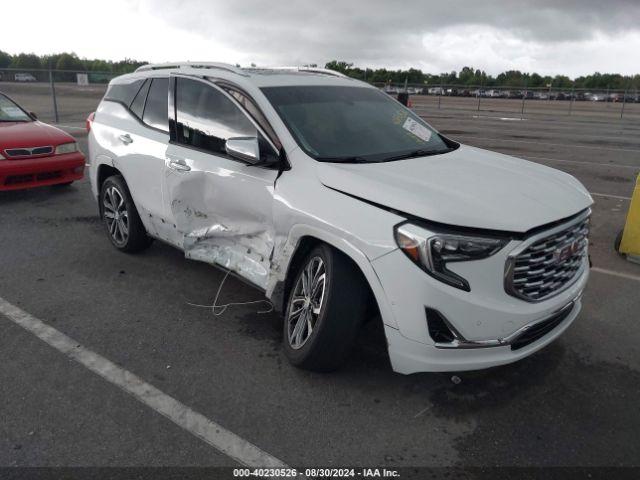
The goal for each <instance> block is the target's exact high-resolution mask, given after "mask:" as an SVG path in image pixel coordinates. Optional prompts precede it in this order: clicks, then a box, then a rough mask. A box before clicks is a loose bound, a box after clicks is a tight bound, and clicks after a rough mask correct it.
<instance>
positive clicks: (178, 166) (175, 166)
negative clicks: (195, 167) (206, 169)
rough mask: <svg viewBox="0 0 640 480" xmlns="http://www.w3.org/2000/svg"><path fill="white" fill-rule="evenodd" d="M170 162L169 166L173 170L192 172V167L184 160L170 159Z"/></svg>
mask: <svg viewBox="0 0 640 480" xmlns="http://www.w3.org/2000/svg"><path fill="white" fill-rule="evenodd" d="M167 160H168V161H169V163H168V166H169V168H170V169H171V170H176V171H178V172H188V171H190V170H191V167H190V166H189V165H187V164H186V163H185V161H184V160H183V159H182V158H175V157H168V158H167Z"/></svg>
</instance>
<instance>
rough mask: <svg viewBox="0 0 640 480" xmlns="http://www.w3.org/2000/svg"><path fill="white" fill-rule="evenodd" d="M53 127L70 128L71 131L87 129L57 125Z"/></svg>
mask: <svg viewBox="0 0 640 480" xmlns="http://www.w3.org/2000/svg"><path fill="white" fill-rule="evenodd" d="M54 125H55V126H56V127H59V128H70V129H72V130H86V129H87V128H86V127H74V126H72V125H60V124H59V123H54Z"/></svg>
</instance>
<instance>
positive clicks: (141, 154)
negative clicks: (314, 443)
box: [89, 63, 593, 374]
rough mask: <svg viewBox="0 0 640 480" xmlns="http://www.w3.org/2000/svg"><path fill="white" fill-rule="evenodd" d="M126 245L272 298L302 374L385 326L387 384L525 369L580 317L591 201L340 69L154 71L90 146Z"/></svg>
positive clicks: (325, 365)
mask: <svg viewBox="0 0 640 480" xmlns="http://www.w3.org/2000/svg"><path fill="white" fill-rule="evenodd" d="M89 156H90V162H91V168H90V174H91V186H92V190H93V194H94V195H95V197H96V198H97V199H98V203H99V208H100V214H101V216H102V219H103V220H104V223H105V225H106V230H107V233H108V234H109V238H110V239H111V242H112V243H113V245H114V246H115V247H116V248H118V249H120V250H122V251H125V252H135V251H139V250H141V249H144V248H146V247H148V246H149V245H150V243H151V241H152V239H154V238H155V239H160V240H162V241H164V242H167V243H169V244H171V245H173V246H175V247H177V248H179V249H181V250H183V251H184V253H185V256H186V257H187V258H190V259H193V260H200V261H203V262H207V263H210V264H212V265H217V266H220V267H222V268H224V269H226V270H228V271H230V272H232V273H233V274H236V275H238V276H240V277H242V278H243V279H245V280H247V281H249V282H250V283H251V284H253V285H255V286H256V287H257V288H259V289H261V290H262V291H264V293H265V295H266V298H268V299H269V300H270V301H271V302H272V303H273V304H274V306H275V307H276V309H277V310H278V311H280V312H282V313H283V314H284V322H283V323H284V327H283V330H284V334H283V336H284V349H285V352H286V354H287V356H288V358H289V359H290V361H291V363H293V364H295V365H298V366H301V367H304V368H308V369H312V370H320V371H326V370H331V369H334V368H336V367H338V366H339V365H340V364H341V363H342V362H343V361H344V359H345V357H346V355H347V354H348V352H349V350H350V347H351V345H352V343H353V341H354V338H355V337H356V335H357V333H358V329H359V327H360V326H361V325H362V323H363V322H364V321H365V320H367V319H369V318H377V313H379V315H380V317H381V318H382V322H383V325H384V330H385V334H386V338H387V343H388V351H389V357H390V359H391V365H392V367H393V369H394V370H395V371H397V372H401V373H405V374H407V373H412V372H418V371H455V370H472V369H479V368H485V367H491V366H494V365H500V364H504V363H508V362H513V361H515V360H518V359H520V358H523V357H525V356H527V355H529V354H531V353H532V352H534V351H536V350H539V349H540V348H542V347H544V346H545V345H547V344H548V343H549V342H551V341H553V340H554V339H555V338H557V337H558V336H559V335H560V334H561V333H562V332H563V331H564V330H565V329H566V328H567V327H568V326H569V325H570V324H571V322H573V320H574V319H575V318H576V316H577V315H578V313H579V311H580V308H581V301H580V298H581V295H582V292H583V290H584V288H585V285H586V283H587V278H588V271H589V260H588V253H587V248H588V239H587V236H588V231H589V215H590V206H591V204H592V203H593V201H592V199H591V196H590V195H589V193H588V192H587V191H586V190H585V188H584V187H583V186H582V185H581V184H580V182H578V181H577V180H576V179H575V178H573V177H572V176H570V175H568V174H565V173H562V172H559V171H557V170H554V169H551V168H548V167H545V166H542V165H538V164H535V163H531V162H527V161H524V160H520V159H517V158H513V157H510V156H506V155H501V154H498V153H494V152H489V151H485V150H480V149H478V148H473V147H469V146H465V145H460V144H458V143H456V142H454V141H452V140H450V139H448V138H446V137H444V136H443V135H442V134H439V133H438V132H436V131H435V130H434V129H433V128H432V127H430V126H429V125H428V124H426V123H425V122H424V121H423V120H422V119H421V118H420V117H418V116H417V115H415V114H414V113H413V112H412V111H411V110H409V109H407V108H405V107H403V106H402V105H401V104H400V103H398V102H397V101H395V100H394V99H392V98H390V97H389V96H388V95H387V94H385V93H383V92H381V91H380V90H378V89H376V88H374V87H371V86H370V85H368V84H365V83H362V82H360V81H357V80H353V79H350V78H346V77H344V76H343V75H340V74H338V73H335V72H331V71H326V70H320V69H304V68H275V69H256V68H250V69H247V68H237V67H234V66H231V65H225V64H215V63H204V64H193V63H185V64H166V65H147V66H144V67H141V68H139V69H138V70H137V71H136V72H135V73H132V74H129V75H123V76H121V77H118V78H116V79H114V80H112V81H111V83H110V84H109V88H108V90H107V93H106V95H105V97H104V99H103V101H102V102H101V103H100V106H99V107H98V109H97V111H96V112H95V117H94V118H93V120H92V123H91V127H90V134H89Z"/></svg>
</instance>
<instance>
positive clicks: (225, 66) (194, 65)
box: [136, 62, 246, 76]
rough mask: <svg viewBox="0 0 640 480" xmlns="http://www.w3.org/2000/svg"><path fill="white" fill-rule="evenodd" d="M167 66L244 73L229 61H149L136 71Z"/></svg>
mask: <svg viewBox="0 0 640 480" xmlns="http://www.w3.org/2000/svg"><path fill="white" fill-rule="evenodd" d="M169 68H203V69H207V68H211V69H218V70H226V71H228V72H232V73H237V74H238V75H245V76H246V73H244V72H243V71H242V69H241V68H238V67H236V66H235V65H231V64H230V63H216V62H168V63H150V64H148V65H142V66H141V67H138V68H137V69H136V72H146V71H149V70H163V69H169Z"/></svg>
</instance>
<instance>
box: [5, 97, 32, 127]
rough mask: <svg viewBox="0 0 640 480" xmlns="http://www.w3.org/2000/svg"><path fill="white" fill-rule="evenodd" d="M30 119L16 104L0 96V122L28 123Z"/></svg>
mask: <svg viewBox="0 0 640 480" xmlns="http://www.w3.org/2000/svg"><path fill="white" fill-rule="evenodd" d="M31 120H32V118H31V117H30V116H29V115H27V113H26V112H25V111H24V110H22V109H21V108H20V107H19V106H18V105H17V104H16V103H14V102H12V101H11V100H9V99H8V98H7V97H5V96H4V95H2V94H0V122H30V121H31Z"/></svg>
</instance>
